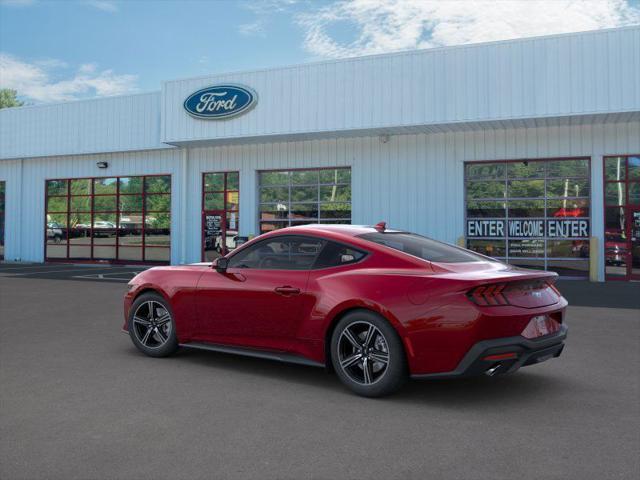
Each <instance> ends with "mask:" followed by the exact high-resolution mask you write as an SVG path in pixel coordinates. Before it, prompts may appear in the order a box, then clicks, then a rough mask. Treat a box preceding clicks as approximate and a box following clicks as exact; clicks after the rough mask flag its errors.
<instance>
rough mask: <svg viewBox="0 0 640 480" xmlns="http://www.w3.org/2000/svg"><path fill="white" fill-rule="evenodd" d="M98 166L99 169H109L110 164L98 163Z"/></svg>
mask: <svg viewBox="0 0 640 480" xmlns="http://www.w3.org/2000/svg"><path fill="white" fill-rule="evenodd" d="M96 166H97V167H98V168H107V167H108V166H109V164H108V163H107V162H98V163H96Z"/></svg>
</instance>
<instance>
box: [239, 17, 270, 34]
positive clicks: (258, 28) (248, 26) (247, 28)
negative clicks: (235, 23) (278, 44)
mask: <svg viewBox="0 0 640 480" xmlns="http://www.w3.org/2000/svg"><path fill="white" fill-rule="evenodd" d="M264 26H265V21H264V20H261V19H259V20H256V21H255V22H251V23H243V24H242V25H240V26H239V27H238V32H240V34H241V35H244V36H247V37H253V36H264V34H265V30H264Z"/></svg>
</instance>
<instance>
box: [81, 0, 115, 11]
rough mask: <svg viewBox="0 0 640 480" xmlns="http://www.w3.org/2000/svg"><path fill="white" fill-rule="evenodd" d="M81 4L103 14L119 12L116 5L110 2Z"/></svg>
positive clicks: (87, 0) (101, 1)
mask: <svg viewBox="0 0 640 480" xmlns="http://www.w3.org/2000/svg"><path fill="white" fill-rule="evenodd" d="M83 3H84V4H85V5H88V6H90V7H93V8H97V9H98V10H102V11H103V12H109V13H115V12H117V11H118V10H119V8H118V4H117V3H116V2H112V1H110V0H85V1H84V2H83Z"/></svg>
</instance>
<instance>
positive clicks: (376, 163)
mask: <svg viewBox="0 0 640 480" xmlns="http://www.w3.org/2000/svg"><path fill="white" fill-rule="evenodd" d="M633 153H640V122H627V123H611V124H596V125H577V126H570V125H567V126H559V127H557V126H556V127H535V128H520V129H501V130H500V129H491V130H477V131H467V132H447V133H431V134H424V133H420V134H412V135H397V136H391V138H390V140H389V142H388V143H382V142H381V141H380V139H379V138H378V137H359V138H343V139H333V140H328V139H327V140H306V141H299V142H286V143H285V142H282V143H263V144H251V145H229V146H218V147H203V148H191V149H189V150H188V151H187V150H183V149H174V150H157V151H147V152H134V153H120V154H108V155H87V156H75V157H55V158H42V159H28V160H24V162H23V167H22V173H20V171H21V170H20V167H19V165H20V162H7V161H4V162H0V179H6V180H7V226H6V231H7V247H6V251H7V255H6V258H7V259H14V258H22V259H23V260H27V261H42V260H43V241H44V238H43V236H44V235H43V218H44V181H45V179H51V178H67V177H82V176H106V175H113V176H116V175H142V174H154V173H169V174H171V175H172V178H173V182H172V188H173V191H172V192H173V194H172V211H173V214H172V254H171V259H172V262H173V263H180V262H195V261H199V260H200V248H201V245H200V236H201V231H200V229H201V196H202V173H203V172H208V171H228V170H238V171H240V233H241V234H242V235H251V234H256V233H257V231H258V228H257V217H258V212H257V171H258V170H266V169H286V168H305V167H309V168H315V167H330V166H350V167H351V169H352V192H353V193H352V221H353V223H361V224H374V223H377V222H378V221H380V220H385V221H387V222H388V223H389V224H390V225H392V226H394V227H398V228H403V229H407V230H412V231H416V232H419V233H423V234H426V235H429V236H432V237H434V238H438V239H441V240H444V241H447V242H455V241H456V240H457V239H458V238H459V237H460V236H462V235H463V233H464V220H463V219H464V186H463V165H464V162H465V161H472V160H494V159H496V160H498V159H518V158H549V157H566V156H590V157H591V158H592V162H591V174H592V184H591V186H592V194H591V198H592V208H591V212H592V213H591V215H592V234H593V235H595V236H598V237H599V238H602V237H603V233H604V232H603V218H602V203H603V197H602V156H603V155H612V154H633ZM97 161H107V162H109V169H108V170H107V171H104V170H99V169H98V168H97V167H96V165H95V163H96V162H97ZM184 172H186V177H185V173H184ZM21 175H22V182H23V183H22V189H21V190H22V191H21V193H20V196H19V198H20V200H19V201H20V202H21V206H20V210H19V212H20V213H19V214H18V213H16V210H14V208H15V205H16V204H17V202H18V199H16V198H15V197H16V195H17V192H19V191H20V188H19V186H18V185H19V181H20V180H19V179H20V176H21ZM183 182H186V183H185V184H184V185H185V187H186V189H185V190H182V186H183ZM12 205H13V207H12ZM17 232H20V233H17ZM183 241H184V242H185V243H183ZM600 249H601V250H602V249H603V245H602V243H601V245H600ZM601 258H602V251H601ZM600 268H601V272H600V278H601V279H602V278H603V265H601V267H600Z"/></svg>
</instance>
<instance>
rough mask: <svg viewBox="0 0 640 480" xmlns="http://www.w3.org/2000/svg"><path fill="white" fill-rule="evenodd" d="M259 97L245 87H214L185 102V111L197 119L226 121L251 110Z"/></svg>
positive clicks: (193, 95)
mask: <svg viewBox="0 0 640 480" xmlns="http://www.w3.org/2000/svg"><path fill="white" fill-rule="evenodd" d="M257 101H258V96H257V95H256V92H254V91H253V90H252V89H250V88H249V87H245V86H243V85H231V84H227V85H213V86H211V87H207V88H203V89H202V90H198V91H197V92H195V93H192V94H191V95H189V96H188V97H187V99H186V100H185V101H184V109H185V110H186V111H187V113H189V115H191V116H192V117H196V118H205V119H210V120H224V119H225V118H229V117H235V116H236V115H240V114H242V113H245V112H246V111H248V110H250V109H251V108H253V106H255V104H256V102H257Z"/></svg>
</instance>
